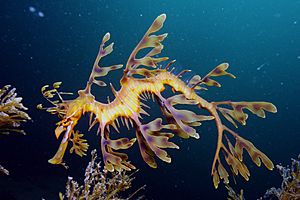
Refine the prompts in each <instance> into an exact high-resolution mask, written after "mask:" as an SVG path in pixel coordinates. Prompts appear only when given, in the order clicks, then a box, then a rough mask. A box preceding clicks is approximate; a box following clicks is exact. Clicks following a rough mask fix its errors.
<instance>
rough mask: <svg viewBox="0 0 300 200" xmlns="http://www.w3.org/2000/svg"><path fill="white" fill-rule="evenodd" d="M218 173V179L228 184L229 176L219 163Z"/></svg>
mask: <svg viewBox="0 0 300 200" xmlns="http://www.w3.org/2000/svg"><path fill="white" fill-rule="evenodd" d="M218 173H219V175H220V179H223V180H224V183H226V184H227V183H229V179H228V177H229V174H228V172H227V171H226V169H225V168H224V167H223V165H222V164H221V162H219V164H218Z"/></svg>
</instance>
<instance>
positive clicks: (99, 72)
mask: <svg viewBox="0 0 300 200" xmlns="http://www.w3.org/2000/svg"><path fill="white" fill-rule="evenodd" d="M109 39H110V34H109V33H106V34H105V35H104V37H103V38H102V42H101V45H100V48H99V52H98V55H97V57H96V60H95V62H94V66H93V70H92V72H91V75H90V78H89V81H88V82H87V85H86V88H85V92H86V93H89V92H90V90H91V84H92V83H94V84H96V85H98V86H100V87H103V86H106V83H105V82H103V81H101V80H97V79H96V78H97V77H102V76H106V75H107V74H108V72H110V71H112V70H117V69H120V68H122V67H123V65H120V64H119V65H112V66H109V67H102V66H99V62H100V60H101V59H102V58H103V57H105V56H107V55H108V54H110V53H111V52H112V51H113V46H114V43H110V44H109V45H107V46H106V47H104V46H105V43H106V42H107V41H108V40H109Z"/></svg>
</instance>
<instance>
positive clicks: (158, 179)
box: [0, 0, 300, 199]
mask: <svg viewBox="0 0 300 200" xmlns="http://www.w3.org/2000/svg"><path fill="white" fill-rule="evenodd" d="M31 7H33V8H34V9H35V11H34V10H32V8H31ZM161 13H166V14H167V21H166V23H165V26H164V28H163V31H162V32H168V33H169V35H168V38H167V39H166V40H165V42H164V45H165V48H164V51H163V55H166V56H169V57H170V58H171V59H176V60H177V65H178V66H179V65H180V66H182V67H183V68H187V69H192V70H193V72H194V73H196V74H200V75H202V76H203V75H205V74H206V73H207V72H209V71H210V70H211V69H212V68H213V67H215V66H216V65H218V64H219V63H222V62H229V63H230V69H229V71H230V72H232V73H233V74H235V75H236V76H237V79H235V80H233V79H230V78H220V79H219V80H220V83H221V84H222V88H210V89H209V91H207V92H203V93H201V95H202V96H203V98H206V99H208V100H209V101H220V100H235V101H241V100H249V101H250V100H254V101H255V100H264V101H270V102H273V103H274V104H275V105H276V106H277V108H278V113H277V114H269V113H268V114H267V118H266V119H258V118H257V117H255V116H252V115H251V116H250V117H249V119H248V123H247V126H246V127H241V128H239V129H238V130H237V131H238V132H239V133H240V134H241V135H242V136H243V137H245V138H247V139H249V140H250V141H252V142H253V143H254V144H255V145H256V146H257V147H258V148H259V149H260V150H262V151H263V152H265V153H266V154H267V155H268V156H269V157H270V158H271V159H272V160H273V162H274V163H275V164H277V163H284V164H288V163H289V160H290V158H291V157H296V156H297V155H298V154H299V152H300V151H299V149H300V148H299V144H300V128H299V122H300V119H299V116H298V115H299V112H300V106H299V104H298V97H299V92H300V90H299V84H300V81H299V75H300V37H299V35H300V15H299V13H300V1H299V0H291V1H283V0H282V1H279V0H277V1H276V0H275V1H258V0H255V1H229V0H226V1H225V0H224V1H198V0H191V1H91V0H89V1H79V0H72V1H2V2H1V8H0V22H1V23H0V25H1V29H0V30H1V31H0V45H1V51H0V52H1V53H0V66H1V67H0V75H1V78H0V85H1V86H3V85H5V84H12V85H13V86H15V87H16V88H17V92H18V94H19V95H20V96H22V97H23V98H24V100H23V101H24V104H25V105H26V106H27V107H28V108H29V111H28V112H29V114H30V115H31V117H32V119H33V122H29V123H27V124H26V125H25V126H24V128H25V130H26V132H27V136H20V135H17V134H13V135H11V136H4V137H3V136H1V141H0V152H1V157H0V163H1V164H3V165H5V166H6V167H7V168H8V169H10V171H11V175H10V176H8V177H3V176H1V177H0V195H1V196H2V197H1V196H0V199H41V198H42V197H43V198H46V199H57V197H58V192H59V191H64V188H65V182H66V180H67V176H68V175H69V176H74V177H76V178H77V179H79V180H82V174H83V171H84V168H85V167H86V165H87V162H88V160H89V158H88V157H86V158H83V159H82V158H78V156H76V155H69V154H66V161H67V162H68V163H69V165H70V169H69V170H65V169H63V168H62V167H60V166H53V165H50V164H48V163H47V160H48V159H49V158H50V157H52V156H53V154H54V153H55V151H56V150H57V147H58V144H59V141H56V139H55V136H54V128H55V123H56V122H57V121H58V119H57V118H56V117H55V116H50V115H49V114H48V113H44V112H42V111H38V110H36V109H35V106H36V105H37V104H38V103H42V102H45V101H44V100H43V99H42V95H41V94H40V88H41V87H42V86H43V85H45V84H48V83H53V82H55V81H63V87H62V88H63V89H64V90H65V91H71V92H74V93H76V92H77V90H79V89H82V88H83V87H84V86H85V83H86V81H87V79H88V76H89V73H90V71H91V68H92V64H93V62H94V58H95V56H96V53H97V51H98V47H99V44H100V40H101V38H102V36H103V35H104V34H105V33H106V32H108V31H109V32H110V33H111V38H112V41H114V42H115V49H114V52H113V53H112V54H111V55H110V56H109V57H107V58H106V60H105V63H107V64H117V63H123V64H125V62H126V61H127V58H128V56H129V55H130V53H131V51H132V50H133V48H134V47H135V45H136V44H137V42H138V41H139V40H140V38H141V37H142V36H143V34H144V32H145V31H146V30H147V28H148V27H149V26H150V24H151V23H152V21H153V20H154V19H155V18H156V16H158V15H159V14H161ZM121 73H122V71H121V70H120V71H119V72H112V73H110V74H109V77H108V78H107V79H108V81H110V82H112V83H113V84H114V85H115V86H116V88H119V85H118V84H119V83H118V80H119V79H120V77H121V75H122V74H121ZM94 94H95V95H96V96H97V99H99V100H104V99H106V96H107V95H111V92H110V89H109V88H101V89H96V92H95V93H94ZM150 105H152V106H153V107H155V104H150ZM152 114H153V115H154V116H153V118H155V117H158V116H159V115H160V114H159V112H158V109H157V110H155V109H154V111H152ZM214 126H215V124H214V123H213V122H207V123H205V124H204V125H203V126H201V127H200V128H199V133H200V135H201V138H200V139H199V140H195V139H189V140H181V139H178V138H177V139H175V142H176V143H177V144H178V145H180V147H181V149H180V150H170V151H169V152H170V155H171V157H172V159H173V160H172V163H171V164H166V163H162V162H160V161H158V169H151V168H149V167H148V166H147V165H146V164H145V163H144V162H143V161H142V159H141V156H140V153H139V150H138V148H137V145H135V146H134V147H133V148H132V149H131V150H130V154H129V156H130V159H131V160H132V162H133V163H134V164H135V165H136V166H137V167H138V168H139V169H140V171H139V173H138V175H137V178H136V180H135V181H134V183H133V185H134V186H133V187H134V188H138V187H139V186H142V185H144V184H146V185H147V188H146V191H144V192H143V194H145V195H146V196H147V198H148V199H226V191H225V189H224V187H223V185H220V188H219V189H218V190H215V189H214V188H213V184H212V180H211V177H210V167H211V164H212V160H213V155H214V150H215V146H216V130H215V127H214ZM78 128H79V129H80V130H81V131H82V132H84V133H87V120H86V119H84V120H83V123H81V124H80V125H79V126H78ZM123 131H126V129H123ZM93 132H95V130H94V131H92V132H91V133H87V135H88V136H87V137H88V138H89V140H90V141H91V142H90V144H91V148H90V149H89V151H90V150H91V149H92V148H97V147H98V144H97V139H96V138H97V137H96V136H95V134H93ZM130 134H132V133H130ZM246 160H247V161H246V163H247V164H248V166H249V169H250V171H251V178H250V181H249V182H245V181H244V180H243V179H242V178H237V185H235V184H234V182H233V181H232V179H231V185H232V186H234V188H236V189H240V188H243V189H244V192H245V197H246V199H256V198H258V197H260V196H262V195H263V194H264V192H265V191H266V190H267V189H268V188H270V187H272V186H276V187H279V186H280V183H281V180H280V176H279V174H278V173H277V171H276V170H275V171H268V170H266V169H265V168H264V167H260V168H258V167H256V166H255V165H254V164H253V163H252V162H249V160H250V158H249V157H246Z"/></svg>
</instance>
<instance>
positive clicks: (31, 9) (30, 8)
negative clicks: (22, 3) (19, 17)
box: [28, 6, 36, 13]
mask: <svg viewBox="0 0 300 200" xmlns="http://www.w3.org/2000/svg"><path fill="white" fill-rule="evenodd" d="M28 10H29V11H30V12H32V13H33V12H35V11H36V9H35V7H33V6H29V7H28Z"/></svg>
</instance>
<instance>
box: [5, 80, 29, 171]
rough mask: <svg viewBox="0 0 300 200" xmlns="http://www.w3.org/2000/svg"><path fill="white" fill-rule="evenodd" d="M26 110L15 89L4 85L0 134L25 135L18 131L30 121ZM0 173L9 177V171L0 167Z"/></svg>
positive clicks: (22, 131) (23, 132)
mask: <svg viewBox="0 0 300 200" xmlns="http://www.w3.org/2000/svg"><path fill="white" fill-rule="evenodd" d="M26 110H28V109H27V108H26V107H25V106H23V104H22V97H17V93H16V88H11V85H5V86H4V87H2V89H0V134H5V135H7V134H10V133H11V132H16V133H21V134H23V135H25V131H24V130H22V129H20V128H19V127H20V125H21V123H23V122H26V121H28V120H31V118H30V117H29V115H28V114H27V113H26ZM0 173H3V174H6V175H9V171H8V170H7V169H5V168H4V167H3V166H1V165H0Z"/></svg>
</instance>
